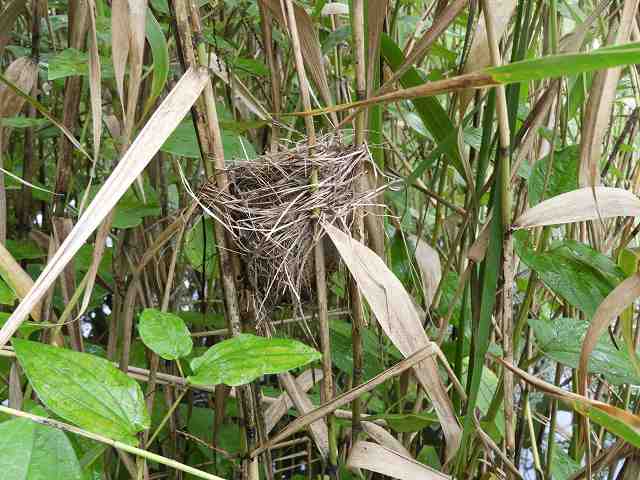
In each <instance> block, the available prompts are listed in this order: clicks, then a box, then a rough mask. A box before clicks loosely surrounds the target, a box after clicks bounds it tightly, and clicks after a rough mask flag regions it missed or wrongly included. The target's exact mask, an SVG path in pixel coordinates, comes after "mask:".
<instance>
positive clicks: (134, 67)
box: [125, 0, 147, 187]
mask: <svg viewBox="0 0 640 480" xmlns="http://www.w3.org/2000/svg"><path fill="white" fill-rule="evenodd" d="M146 15H147V1H146V0H129V28H130V31H129V35H130V37H129V40H130V47H129V82H128V83H127V85H128V87H129V88H128V89H127V116H126V119H125V132H126V134H127V137H129V138H130V137H131V135H132V134H133V126H134V123H135V117H136V107H137V106H138V94H139V92H140V85H141V79H142V65H143V64H144V46H145V31H146V23H145V22H146ZM140 187H142V184H140Z"/></svg>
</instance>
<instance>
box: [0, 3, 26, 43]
mask: <svg viewBox="0 0 640 480" xmlns="http://www.w3.org/2000/svg"><path fill="white" fill-rule="evenodd" d="M26 4H27V0H13V1H12V2H10V3H9V4H8V5H7V6H6V7H5V8H4V10H2V12H0V38H2V37H4V35H5V33H6V32H10V31H11V29H12V28H13V24H14V23H15V22H16V20H17V19H18V16H19V15H20V14H21V13H22V11H23V10H24V7H25V5H26ZM5 46H6V44H5V43H4V42H0V55H1V54H2V51H3V50H4V47H5Z"/></svg>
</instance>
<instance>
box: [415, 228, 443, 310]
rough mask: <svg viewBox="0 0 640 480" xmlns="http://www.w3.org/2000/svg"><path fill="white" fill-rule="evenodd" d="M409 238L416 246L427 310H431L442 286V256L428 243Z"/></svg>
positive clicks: (416, 238)
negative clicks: (437, 292)
mask: <svg viewBox="0 0 640 480" xmlns="http://www.w3.org/2000/svg"><path fill="white" fill-rule="evenodd" d="M409 238H410V239H411V240H412V241H413V242H415V244H416V249H415V251H414V256H415V257H416V262H417V263H418V268H419V269H420V276H421V277H422V283H423V286H424V297H425V303H426V306H427V308H429V306H431V302H432V301H433V297H434V296H435V294H436V290H437V289H438V285H439V284H440V279H441V278H442V266H441V265H440V255H438V252H437V251H436V250H435V249H434V248H432V247H431V246H430V245H429V244H428V243H427V242H425V241H424V240H422V239H420V238H418V237H416V236H415V235H410V236H409Z"/></svg>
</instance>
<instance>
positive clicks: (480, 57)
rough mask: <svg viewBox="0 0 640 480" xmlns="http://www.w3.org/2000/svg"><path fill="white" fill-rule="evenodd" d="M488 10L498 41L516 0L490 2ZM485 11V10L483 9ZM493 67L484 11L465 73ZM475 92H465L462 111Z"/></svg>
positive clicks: (488, 2)
mask: <svg viewBox="0 0 640 480" xmlns="http://www.w3.org/2000/svg"><path fill="white" fill-rule="evenodd" d="M485 5H486V7H485V8H486V9H487V10H489V11H491V12H492V13H493V26H494V27H493V28H494V30H495V32H496V38H497V39H498V41H499V40H500V38H502V36H503V35H504V33H505V32H506V31H507V26H508V25H509V20H511V15H513V11H514V10H515V8H516V5H517V2H516V0H488V1H487V2H486V3H485ZM483 10H484V9H483ZM490 65H491V57H490V55H489V36H488V35H487V25H486V22H485V20H484V11H483V12H482V14H481V15H480V18H479V19H478V23H477V25H476V31H475V33H474V34H473V41H472V42H471V48H470V49H469V56H468V58H467V61H466V63H465V66H464V73H470V72H477V71H478V70H482V69H483V68H485V67H488V66H490ZM472 97H473V92H472V91H471V90H465V91H464V93H463V94H462V95H461V99H460V111H461V112H465V111H466V109H467V106H468V105H469V102H470V101H471V98H472Z"/></svg>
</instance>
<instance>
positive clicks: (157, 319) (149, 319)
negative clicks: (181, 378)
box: [138, 308, 193, 360]
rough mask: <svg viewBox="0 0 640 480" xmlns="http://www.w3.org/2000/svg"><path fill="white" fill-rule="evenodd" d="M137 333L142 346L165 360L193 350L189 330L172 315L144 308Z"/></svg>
mask: <svg viewBox="0 0 640 480" xmlns="http://www.w3.org/2000/svg"><path fill="white" fill-rule="evenodd" d="M138 332H140V337H141V338H142V341H143V342H144V344H145V345H146V346H147V347H149V348H150V349H151V350H153V351H154V352H155V353H157V354H158V355H160V356H161V357H162V358H164V359H165V360H176V359H178V358H181V357H184V356H186V355H189V353H190V352H191V349H192V348H193V340H191V334H190V333H189V330H188V329H187V327H186V326H185V324H184V322H183V321H182V319H181V318H180V317H178V316H177V315H174V314H173V313H167V312H161V311H160V310H156V309H155V308H146V309H145V310H143V312H142V314H141V315H140V323H138Z"/></svg>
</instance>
